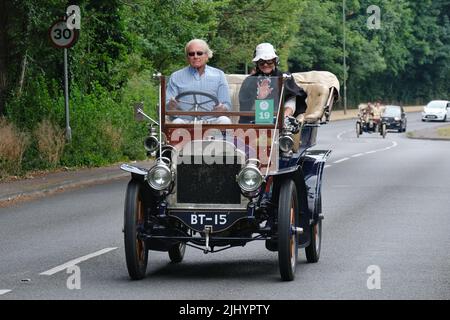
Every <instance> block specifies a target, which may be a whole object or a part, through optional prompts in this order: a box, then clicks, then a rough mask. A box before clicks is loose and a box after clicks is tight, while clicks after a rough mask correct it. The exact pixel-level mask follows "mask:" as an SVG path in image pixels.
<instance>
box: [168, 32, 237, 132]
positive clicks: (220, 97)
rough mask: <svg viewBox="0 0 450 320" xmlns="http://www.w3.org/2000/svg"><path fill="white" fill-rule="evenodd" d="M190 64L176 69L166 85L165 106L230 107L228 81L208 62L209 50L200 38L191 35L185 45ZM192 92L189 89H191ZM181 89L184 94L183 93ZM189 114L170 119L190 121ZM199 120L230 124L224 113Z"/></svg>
mask: <svg viewBox="0 0 450 320" xmlns="http://www.w3.org/2000/svg"><path fill="white" fill-rule="evenodd" d="M185 54H186V59H187V62H188V63H189V66H187V67H185V68H183V69H181V70H178V71H175V72H174V73H173V74H172V75H171V76H170V80H169V83H168V85H167V89H166V106H167V108H168V110H176V109H178V110H182V111H230V110H231V99H230V95H229V91H228V83H227V81H226V79H225V74H224V73H223V71H222V70H219V69H217V68H214V67H211V66H209V65H207V62H208V60H209V58H211V57H212V51H211V49H210V48H209V46H208V44H207V43H206V42H205V41H203V40H201V39H193V40H191V41H189V42H188V43H187V44H186V46H185ZM190 92H192V93H190ZM183 93H184V94H183ZM193 120H194V118H193V117H192V116H179V117H178V116H177V117H174V118H172V119H171V121H172V123H178V124H183V123H190V122H192V121H193ZM201 120H202V121H207V122H208V123H215V124H231V119H230V118H229V117H226V116H220V117H213V116H202V117H201Z"/></svg>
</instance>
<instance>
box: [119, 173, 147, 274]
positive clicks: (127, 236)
mask: <svg viewBox="0 0 450 320" xmlns="http://www.w3.org/2000/svg"><path fill="white" fill-rule="evenodd" d="M141 188H142V187H141V184H140V183H139V182H137V181H135V180H131V181H130V182H129V183H128V187H127V191H126V198H125V213H124V242H125V259H126V261H127V269H128V274H129V275H130V278H131V279H133V280H140V279H143V278H144V277H145V273H146V271H147V262H148V249H147V245H146V242H145V240H140V239H139V238H138V229H139V228H141V227H142V226H143V224H144V223H145V205H144V201H143V200H142V194H141V193H142V192H141Z"/></svg>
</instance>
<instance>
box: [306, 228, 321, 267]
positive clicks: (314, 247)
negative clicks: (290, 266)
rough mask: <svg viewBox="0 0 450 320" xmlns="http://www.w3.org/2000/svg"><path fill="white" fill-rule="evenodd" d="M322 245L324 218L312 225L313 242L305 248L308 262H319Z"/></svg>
mask: <svg viewBox="0 0 450 320" xmlns="http://www.w3.org/2000/svg"><path fill="white" fill-rule="evenodd" d="M321 247H322V220H319V222H317V223H315V224H313V225H312V226H311V242H310V243H309V246H307V247H306V248H305V253H306V260H308V262H312V263H315V262H318V261H319V258H320V249H321Z"/></svg>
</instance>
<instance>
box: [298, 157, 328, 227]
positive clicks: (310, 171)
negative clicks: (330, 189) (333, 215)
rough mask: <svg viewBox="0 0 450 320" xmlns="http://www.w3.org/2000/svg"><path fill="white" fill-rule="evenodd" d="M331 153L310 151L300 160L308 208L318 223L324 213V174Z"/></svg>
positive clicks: (314, 220)
mask: <svg viewBox="0 0 450 320" xmlns="http://www.w3.org/2000/svg"><path fill="white" fill-rule="evenodd" d="M330 153H331V150H311V151H309V150H308V151H307V152H306V153H305V154H304V155H303V156H302V157H301V158H300V159H299V164H300V166H301V167H302V171H303V175H304V179H305V185H306V192H307V199H308V208H309V209H310V212H311V213H312V220H313V222H317V221H318V219H319V214H321V213H322V192H321V191H322V174H323V168H324V166H325V162H326V160H327V158H328V157H329V155H330Z"/></svg>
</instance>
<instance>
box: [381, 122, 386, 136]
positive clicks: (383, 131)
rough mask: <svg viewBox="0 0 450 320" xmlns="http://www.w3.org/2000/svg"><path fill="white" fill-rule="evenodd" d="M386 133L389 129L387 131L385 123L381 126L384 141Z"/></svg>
mask: <svg viewBox="0 0 450 320" xmlns="http://www.w3.org/2000/svg"><path fill="white" fill-rule="evenodd" d="M386 131H387V129H386V123H383V124H382V125H381V135H382V136H383V139H384V138H386Z"/></svg>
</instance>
